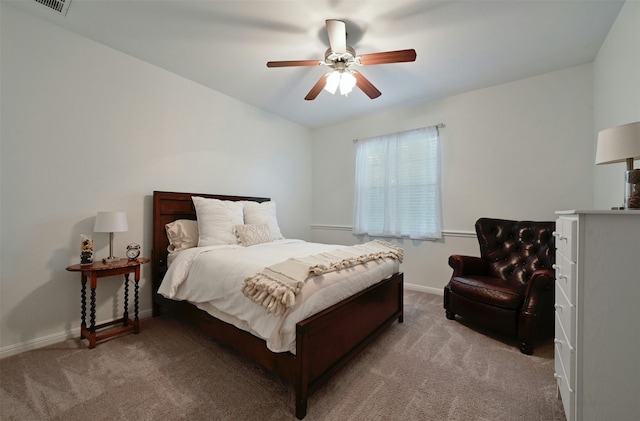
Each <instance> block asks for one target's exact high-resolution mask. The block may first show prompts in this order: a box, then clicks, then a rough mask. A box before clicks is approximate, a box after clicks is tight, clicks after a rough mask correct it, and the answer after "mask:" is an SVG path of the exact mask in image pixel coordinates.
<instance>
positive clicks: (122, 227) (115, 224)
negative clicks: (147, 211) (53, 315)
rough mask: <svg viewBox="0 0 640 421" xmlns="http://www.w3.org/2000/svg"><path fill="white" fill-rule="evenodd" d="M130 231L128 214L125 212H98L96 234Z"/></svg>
mask: <svg viewBox="0 0 640 421" xmlns="http://www.w3.org/2000/svg"><path fill="white" fill-rule="evenodd" d="M127 230H129V225H128V224H127V214H126V213H125V212H98V214H97V215H96V224H95V225H94V227H93V231H95V232H125V231H127Z"/></svg>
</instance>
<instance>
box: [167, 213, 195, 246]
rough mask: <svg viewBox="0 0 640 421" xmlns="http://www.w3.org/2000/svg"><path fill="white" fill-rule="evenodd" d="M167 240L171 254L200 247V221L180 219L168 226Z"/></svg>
mask: <svg viewBox="0 0 640 421" xmlns="http://www.w3.org/2000/svg"><path fill="white" fill-rule="evenodd" d="M164 227H165V229H166V231H167V238H168V239H169V247H167V251H168V252H169V253H174V252H178V251H181V250H186V249H188V248H191V247H196V246H197V245H198V221H192V220H190V219H178V220H176V221H173V222H170V223H168V224H166V225H165V226H164Z"/></svg>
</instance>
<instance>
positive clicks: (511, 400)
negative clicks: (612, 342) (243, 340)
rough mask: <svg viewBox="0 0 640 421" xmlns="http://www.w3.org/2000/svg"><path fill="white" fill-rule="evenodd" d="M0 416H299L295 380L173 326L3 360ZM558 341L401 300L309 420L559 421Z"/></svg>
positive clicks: (319, 397) (163, 323)
mask: <svg viewBox="0 0 640 421" xmlns="http://www.w3.org/2000/svg"><path fill="white" fill-rule="evenodd" d="M0 386H1V389H0V419H1V420H3V421H5V420H20V421H23V420H28V421H29V420H87V419H92V420H157V419H163V420H182V419H184V420H293V419H295V417H294V415H293V414H294V392H293V387H292V386H291V385H289V384H288V383H285V382H283V381H280V380H279V379H278V378H277V377H275V376H273V375H271V374H270V373H268V372H265V371H264V370H262V369H260V368H259V367H257V366H255V365H254V364H253V363H251V362H248V361H247V360H245V359H243V358H241V357H239V356H237V355H236V354H234V353H233V352H231V351H229V350H227V349H225V348H222V347H220V346H218V345H217V344H216V343H215V342H212V341H210V340H208V339H206V338H204V337H202V336H200V335H199V334H198V333H196V332H194V331H192V330H191V329H189V328H185V327H184V326H183V325H181V324H180V323H178V322H175V321H173V320H171V319H168V318H154V319H146V320H143V321H142V331H141V332H140V334H138V335H132V334H130V335H126V336H121V337H118V338H115V339H111V340H109V341H106V342H103V343H100V344H98V346H97V347H96V348H95V349H93V350H89V349H87V345H86V341H80V340H79V339H73V340H68V341H65V342H62V343H60V344H56V345H52V346H49V347H46V348H41V349H38V350H34V351H29V352H25V353H23V354H20V355H16V356H12V357H8V358H4V359H2V360H0ZM564 419H565V418H564V415H563V412H562V404H561V402H560V401H559V400H558V399H557V398H556V387H555V383H554V379H553V345H552V344H551V343H548V344H545V345H542V346H541V347H539V348H536V349H535V350H534V355H533V356H526V355H523V354H521V353H520V351H519V350H518V348H516V347H515V346H513V344H511V343H508V340H505V339H500V338H491V337H488V336H485V335H483V334H481V333H479V332H478V331H476V330H473V329H470V328H469V327H466V326H464V325H463V324H462V323H460V322H458V321H455V322H454V321H450V320H447V319H445V316H444V310H443V309H442V297H440V296H436V295H430V294H425V293H419V292H412V291H406V292H405V322H404V323H403V324H399V323H394V324H393V325H391V326H390V327H389V329H388V330H387V331H386V332H385V333H384V334H383V335H382V336H381V337H380V338H379V339H378V340H376V341H375V342H374V343H373V344H372V345H371V346H369V347H368V348H367V349H366V350H365V351H364V352H362V353H361V354H360V355H359V356H358V357H356V358H355V360H354V361H352V362H351V363H350V364H349V365H347V366H346V367H345V368H344V369H343V370H342V371H340V372H339V373H338V374H337V375H336V376H335V377H334V378H333V379H332V380H331V381H330V382H329V383H328V384H326V385H324V386H323V387H321V388H320V389H319V390H317V391H316V392H315V393H314V394H312V395H311V397H310V398H309V406H308V412H307V417H306V418H305V420H308V421H314V420H341V421H342V420H367V421H369V420H491V421H497V420H505V421H506V420H508V421H514V420H541V421H542V420H544V421H552V420H564Z"/></svg>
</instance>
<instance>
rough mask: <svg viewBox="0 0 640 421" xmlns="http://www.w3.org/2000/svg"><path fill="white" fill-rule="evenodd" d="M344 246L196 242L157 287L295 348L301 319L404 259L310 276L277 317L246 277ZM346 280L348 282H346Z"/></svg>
mask: <svg viewBox="0 0 640 421" xmlns="http://www.w3.org/2000/svg"><path fill="white" fill-rule="evenodd" d="M343 247H345V246H340V245H330V244H318V243H308V242H305V241H302V240H277V241H274V242H272V243H264V244H259V245H255V246H250V247H242V246H239V245H224V246H209V247H196V248H192V249H187V250H184V251H181V252H180V253H178V254H177V255H176V256H175V258H174V259H173V262H172V264H171V266H170V267H169V270H168V271H167V274H166V275H165V277H164V280H163V281H162V284H161V285H160V288H159V290H158V292H159V293H160V294H162V295H163V296H165V297H167V298H171V299H174V300H186V301H189V302H191V303H193V304H195V305H196V306H197V307H198V308H200V309H202V310H205V311H207V312H208V313H209V314H211V315H212V316H214V317H216V318H218V319H220V320H223V321H225V322H227V323H231V324H233V325H235V326H236V327H238V328H240V329H243V330H246V331H249V332H251V333H252V334H254V335H256V336H258V337H260V338H262V339H264V340H265V341H266V343H267V347H268V348H269V349H270V350H272V351H274V352H286V351H289V352H292V353H295V346H296V345H295V326H296V323H297V322H299V321H301V320H304V319H306V318H307V317H309V316H311V315H313V314H315V313H318V312H319V311H321V310H323V309H325V308H327V307H330V306H331V305H333V304H335V303H337V302H339V301H342V300H343V299H345V298H347V297H349V296H351V295H353V294H355V293H357V292H359V291H361V290H363V289H365V288H367V287H368V286H371V285H373V284H375V283H377V282H379V281H380V280H382V279H384V278H387V277H388V276H390V275H392V274H394V273H396V272H398V270H399V262H398V261H397V260H394V259H383V260H374V261H370V262H366V263H365V264H363V265H358V266H352V267H349V268H346V269H342V270H338V271H335V272H330V273H326V274H324V275H321V276H315V277H312V278H310V279H309V280H308V281H307V282H306V283H305V285H304V286H303V287H302V289H301V291H300V293H299V294H298V296H297V297H296V303H295V304H294V306H292V307H291V308H290V309H289V310H288V311H287V312H286V313H285V314H283V315H280V316H275V315H273V314H270V313H268V312H267V311H266V309H265V308H264V307H262V306H260V305H257V304H256V303H254V302H252V301H251V300H250V299H248V298H247V297H245V296H244V294H243V293H242V291H241V289H242V283H243V281H244V280H245V279H246V278H248V277H250V276H253V275H255V274H257V273H258V272H260V271H262V270H263V269H264V268H265V267H267V266H271V265H274V264H276V263H280V262H282V261H284V260H286V259H288V258H290V257H307V256H311V255H314V254H318V253H322V252H325V251H330V250H335V249H339V248H343ZM342 281H344V282H342Z"/></svg>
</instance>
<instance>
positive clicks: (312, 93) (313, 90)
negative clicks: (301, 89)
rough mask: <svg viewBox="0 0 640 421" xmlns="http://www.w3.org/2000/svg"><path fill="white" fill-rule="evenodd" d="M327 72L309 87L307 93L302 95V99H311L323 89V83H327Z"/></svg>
mask: <svg viewBox="0 0 640 421" xmlns="http://www.w3.org/2000/svg"><path fill="white" fill-rule="evenodd" d="M328 74H329V73H327V74H324V75H322V77H321V78H320V79H318V81H317V82H316V84H315V85H313V88H311V90H310V91H309V93H308V94H307V96H305V97H304V99H306V100H307V101H311V100H314V99H316V97H317V96H318V94H319V93H320V92H322V90H323V89H324V85H326V84H327V75H328Z"/></svg>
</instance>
